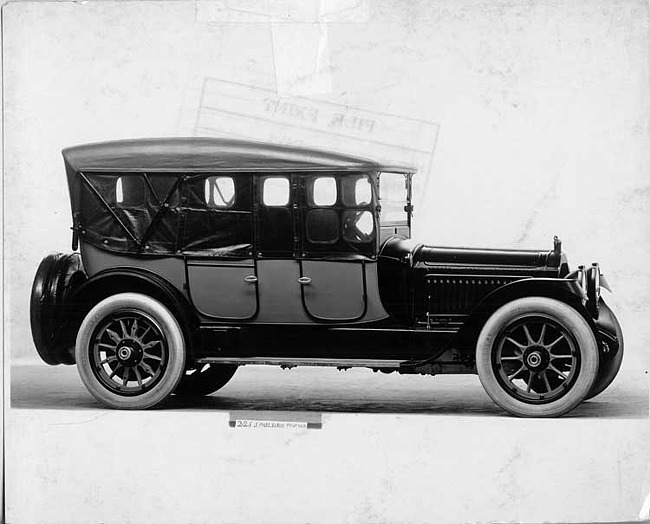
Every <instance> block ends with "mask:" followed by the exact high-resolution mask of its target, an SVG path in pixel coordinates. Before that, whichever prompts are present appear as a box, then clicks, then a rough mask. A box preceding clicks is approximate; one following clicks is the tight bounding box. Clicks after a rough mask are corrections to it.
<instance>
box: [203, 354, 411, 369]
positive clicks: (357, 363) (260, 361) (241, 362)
mask: <svg viewBox="0 0 650 524" xmlns="http://www.w3.org/2000/svg"><path fill="white" fill-rule="evenodd" d="M404 362H407V361H406V360H365V359H356V358H338V359H333V358H275V357H254V358H236V357H205V358H199V359H197V363H199V364H237V365H238V366H245V365H249V364H255V365H261V366H282V367H291V368H292V367H295V366H331V367H337V368H391V369H398V368H399V367H400V365H401V364H402V363H404Z"/></svg>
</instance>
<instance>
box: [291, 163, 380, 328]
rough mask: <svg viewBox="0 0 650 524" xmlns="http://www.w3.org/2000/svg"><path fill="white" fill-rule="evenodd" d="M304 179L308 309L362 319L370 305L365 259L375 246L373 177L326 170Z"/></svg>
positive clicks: (325, 317) (322, 317)
mask: <svg viewBox="0 0 650 524" xmlns="http://www.w3.org/2000/svg"><path fill="white" fill-rule="evenodd" d="M301 182H302V184H301V197H302V198H301V206H300V207H301V221H300V223H301V225H302V228H301V237H302V238H301V240H302V252H301V275H300V283H301V292H302V300H303V306H304V308H305V311H306V312H307V314H308V315H309V316H310V317H312V318H313V319H315V320H318V321H323V322H327V321H330V322H331V321H336V322H345V321H353V320H358V319H361V318H362V317H363V316H364V315H365V313H366V309H367V292H366V264H367V263H369V262H371V263H372V260H371V256H372V254H373V253H374V249H375V246H376V235H375V230H376V226H375V221H374V217H373V214H372V212H371V210H370V209H371V205H372V191H371V187H370V181H369V179H368V178H367V176H364V175H350V174H341V175H333V174H326V173H323V174H319V175H310V176H305V177H303V178H302V180H301ZM357 193H359V194H357ZM362 193H363V194H362Z"/></svg>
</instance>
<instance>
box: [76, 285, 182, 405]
mask: <svg viewBox="0 0 650 524" xmlns="http://www.w3.org/2000/svg"><path fill="white" fill-rule="evenodd" d="M124 309H129V310H135V311H141V312H143V313H144V314H146V315H148V316H149V317H151V318H153V319H154V320H155V321H156V322H157V324H158V325H159V327H160V329H161V331H162V334H163V335H164V337H165V339H166V342H167V351H168V362H167V364H166V368H165V370H164V373H163V375H162V377H161V378H160V380H159V381H158V382H157V383H156V384H155V385H154V386H153V387H152V388H151V389H150V390H147V391H145V392H144V393H142V394H140V395H136V396H122V395H118V394H116V393H114V392H112V391H110V390H109V389H107V388H106V387H104V386H103V385H102V384H101V382H100V381H99V379H98V378H97V377H96V376H95V373H94V372H93V370H92V368H91V361H90V351H91V342H92V337H93V334H94V332H95V330H96V329H97V327H98V326H99V325H100V323H101V322H103V321H104V319H105V318H106V317H107V316H108V315H111V314H114V313H117V312H119V311H121V310H124ZM75 357H76V361H77V369H78V371H79V375H80V376H81V380H82V381H83V383H84V385H85V386H86V388H87V389H88V391H89V392H90V393H91V394H92V395H93V397H95V398H96V399H97V400H98V401H99V402H100V403H101V404H103V405H104V406H107V407H110V408H115V409H148V408H152V407H154V406H157V405H158V404H160V403H161V402H163V401H164V400H165V399H167V397H169V395H171V394H172V392H173V391H174V389H176V386H177V385H178V383H179V381H180V380H181V378H182V377H183V374H184V371H185V340H184V338H183V331H182V329H181V328H180V326H179V324H178V321H177V320H176V318H175V317H174V315H172V313H171V312H170V311H169V310H168V309H167V308H166V307H165V306H164V305H163V304H161V303H160V302H158V301H157V300H155V299H153V298H151V297H149V296H147V295H142V294H139V293H120V294H117V295H113V296H111V297H108V298H106V299H104V300H102V301H101V302H100V303H99V304H97V305H96V306H95V307H93V308H92V309H91V310H90V312H89V313H88V314H87V315H86V317H85V318H84V320H83V322H82V323H81V327H80V328H79V332H78V333H77V340H76V345H75Z"/></svg>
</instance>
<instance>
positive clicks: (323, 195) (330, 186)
mask: <svg viewBox="0 0 650 524" xmlns="http://www.w3.org/2000/svg"><path fill="white" fill-rule="evenodd" d="M313 191H314V194H313V196H314V199H313V200H314V205H316V206H333V205H334V204H336V196H337V195H336V179H335V178H333V177H320V178H317V179H316V180H314V189H313Z"/></svg>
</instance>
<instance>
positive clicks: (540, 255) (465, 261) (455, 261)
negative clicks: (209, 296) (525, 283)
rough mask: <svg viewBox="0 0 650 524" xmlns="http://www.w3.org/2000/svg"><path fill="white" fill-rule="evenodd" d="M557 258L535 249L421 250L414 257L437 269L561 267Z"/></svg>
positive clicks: (422, 248) (425, 248)
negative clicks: (438, 267)
mask: <svg viewBox="0 0 650 524" xmlns="http://www.w3.org/2000/svg"><path fill="white" fill-rule="evenodd" d="M554 255H555V252H554V251H541V250H532V249H473V248H464V247H432V246H421V247H420V249H418V250H417V251H416V252H415V253H414V254H413V261H414V262H415V263H423V264H424V265H435V266H439V265H442V266H446V265H462V266H517V267H522V268H526V267H530V268H539V267H559V265H560V257H559V256H554Z"/></svg>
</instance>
